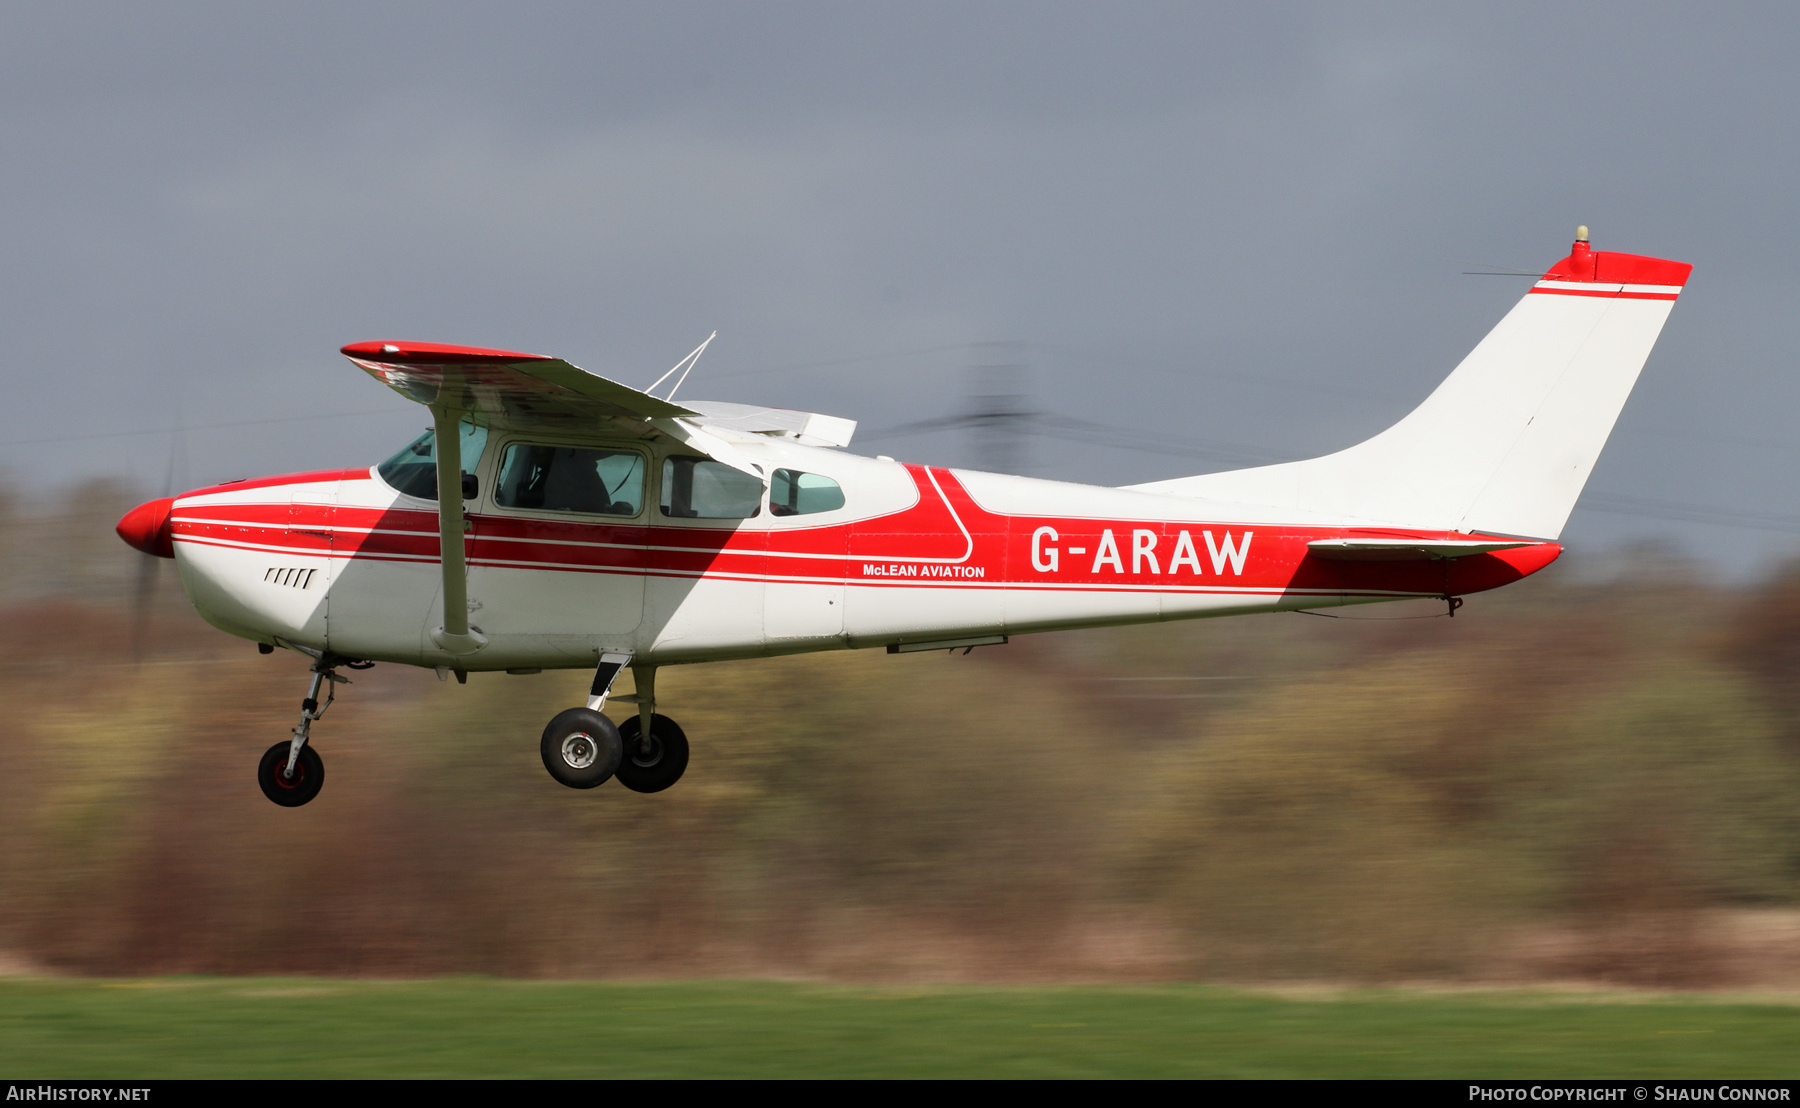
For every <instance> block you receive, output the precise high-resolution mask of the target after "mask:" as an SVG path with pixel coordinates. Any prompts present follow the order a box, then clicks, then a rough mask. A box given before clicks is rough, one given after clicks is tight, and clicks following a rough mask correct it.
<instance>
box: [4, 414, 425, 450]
mask: <svg viewBox="0 0 1800 1108" xmlns="http://www.w3.org/2000/svg"><path fill="white" fill-rule="evenodd" d="M395 410H396V409H393V408H387V409H383V410H381V411H362V412H321V413H319V414H318V415H302V416H281V417H279V418H276V419H235V420H231V421H229V422H226V423H189V424H186V425H184V426H181V427H161V428H153V429H151V430H148V431H95V432H93V433H91V434H86V435H54V436H51V437H50V438H42V439H8V440H6V441H4V442H0V446H33V445H37V444H39V443H50V442H81V441H85V440H88V439H128V438H135V437H138V436H142V435H172V434H175V433H177V432H179V431H213V430H217V429H219V428H222V427H258V426H262V425H264V424H269V423H302V422H305V421H307V420H312V419H344V418H346V417H350V416H374V415H393V414H394V412H395Z"/></svg>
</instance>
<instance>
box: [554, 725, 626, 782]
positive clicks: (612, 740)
mask: <svg viewBox="0 0 1800 1108" xmlns="http://www.w3.org/2000/svg"><path fill="white" fill-rule="evenodd" d="M539 749H540V751H541V752H542V753H543V755H544V768H545V769H547V770H549V771H550V776H552V777H554V778H556V779H557V780H558V781H560V782H562V783H563V784H565V785H567V786H569V787H570V788H571V789H591V788H593V787H594V786H596V785H601V784H605V782H606V779H607V778H608V777H611V776H612V775H613V771H614V770H616V769H618V768H619V756H620V755H621V754H622V753H623V752H624V744H623V743H621V742H620V741H619V729H618V728H617V727H614V726H613V724H612V720H609V719H607V718H606V717H605V716H603V715H601V714H600V713H599V712H592V711H589V710H588V709H586V708H570V709H569V710H568V711H566V712H563V713H560V714H559V715H558V716H557V717H556V718H555V719H553V720H551V721H550V726H548V727H546V728H544V741H543V743H542V744H541V746H540V748H539Z"/></svg>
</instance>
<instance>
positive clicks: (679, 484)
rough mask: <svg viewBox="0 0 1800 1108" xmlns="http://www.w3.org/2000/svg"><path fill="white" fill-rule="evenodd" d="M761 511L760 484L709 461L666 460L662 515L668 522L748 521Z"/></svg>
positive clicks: (688, 459) (745, 475) (742, 474)
mask: <svg viewBox="0 0 1800 1108" xmlns="http://www.w3.org/2000/svg"><path fill="white" fill-rule="evenodd" d="M761 511H762V482H761V481H758V480H757V479H756V478H754V477H752V476H750V475H749V474H748V473H744V472H742V471H741V470H736V469H732V468H731V467H730V466H728V465H726V464H724V463H723V462H715V461H713V460H712V459H711V458H665V459H664V460H663V470H662V514H663V515H665V516H668V517H670V518H671V519H749V518H750V517H751V516H754V515H756V514H757V513H758V512H761Z"/></svg>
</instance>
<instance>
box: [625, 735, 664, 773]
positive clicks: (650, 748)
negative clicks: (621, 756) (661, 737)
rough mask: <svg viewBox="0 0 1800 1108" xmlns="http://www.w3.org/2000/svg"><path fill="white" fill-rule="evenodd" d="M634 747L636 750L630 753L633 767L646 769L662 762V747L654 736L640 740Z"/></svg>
mask: <svg viewBox="0 0 1800 1108" xmlns="http://www.w3.org/2000/svg"><path fill="white" fill-rule="evenodd" d="M635 745H636V749H635V750H633V751H632V752H631V760H632V762H633V763H634V764H635V765H639V766H643V767H644V768H646V769H648V768H649V767H651V766H653V765H655V764H656V763H658V762H660V761H662V756H663V745H662V743H660V742H658V741H657V739H656V736H655V735H648V736H645V737H644V738H640V739H639V740H638V741H637V743H636V744H635Z"/></svg>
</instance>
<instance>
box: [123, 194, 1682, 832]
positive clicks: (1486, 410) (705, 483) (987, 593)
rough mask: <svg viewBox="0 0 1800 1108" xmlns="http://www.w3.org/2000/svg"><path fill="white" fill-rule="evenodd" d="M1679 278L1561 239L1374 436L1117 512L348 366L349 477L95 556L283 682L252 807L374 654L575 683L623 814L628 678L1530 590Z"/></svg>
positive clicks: (567, 385)
mask: <svg viewBox="0 0 1800 1108" xmlns="http://www.w3.org/2000/svg"><path fill="white" fill-rule="evenodd" d="M1691 268H1692V267H1691V266H1688V265H1685V264H1682V263H1680V262H1672V261H1665V260H1662V259H1658V258H1647V257H1640V256H1636V255H1631V254H1615V253H1601V252H1597V251H1593V250H1590V248H1589V246H1588V243H1587V230H1586V228H1582V229H1581V230H1580V231H1579V232H1578V233H1577V239H1576V242H1575V244H1574V247H1573V249H1572V250H1571V252H1570V254H1569V256H1568V257H1566V258H1564V259H1563V260H1562V261H1560V262H1558V263H1556V265H1555V266H1553V267H1552V268H1551V269H1550V270H1549V272H1547V273H1546V274H1544V276H1543V278H1542V279H1541V280H1539V281H1538V282H1537V283H1536V284H1535V285H1534V286H1533V287H1532V288H1531V290H1530V291H1529V293H1528V294H1527V295H1526V296H1525V297H1524V299H1522V300H1521V301H1520V302H1519V304H1518V305H1517V306H1516V307H1514V308H1513V310H1512V311H1511V312H1509V313H1508V314H1507V316H1506V317H1505V318H1504V319H1502V320H1501V321H1500V324H1499V325H1498V326H1497V327H1495V328H1494V330H1493V331H1492V332H1490V333H1489V334H1488V336H1487V337H1486V338H1484V339H1483V340H1482V341H1481V343H1480V344H1479V345H1478V346H1476V348H1475V350H1474V352H1473V353H1471V354H1470V355H1469V356H1468V357H1467V358H1465V359H1464V360H1463V362H1462V364H1461V365H1459V366H1458V367H1457V368H1456V370H1455V371H1454V372H1453V373H1451V374H1450V376H1449V377H1448V378H1447V379H1446V380H1445V381H1444V382H1443V384H1441V385H1440V386H1438V388H1437V390H1436V391H1435V392H1433V393H1432V394H1431V396H1430V397H1428V398H1427V399H1426V400H1425V402H1424V403H1423V404H1421V405H1420V406H1419V407H1418V408H1417V409H1415V410H1414V411H1413V412H1412V413H1411V414H1409V415H1407V416H1406V417H1405V418H1404V419H1402V420H1401V421H1400V422H1398V423H1396V424H1395V425H1394V426H1392V427H1390V428H1388V429H1387V430H1386V431H1383V432H1382V433H1381V434H1379V435H1376V436H1375V437H1374V438H1371V439H1369V440H1367V441H1366V442H1362V443H1359V444H1358V445H1356V446H1352V447H1350V448H1348V449H1346V450H1341V451H1339V452H1337V453H1335V454H1329V455H1326V456H1324V457H1320V458H1313V459H1310V460H1307V461H1298V462H1288V463H1284V464H1281V465H1269V466H1261V467H1258V468H1254V469H1245V470H1238V471H1234V472H1227V473H1211V474H1205V475H1203V476H1198V477H1181V478H1176V479H1174V480H1167V481H1154V482H1151V483H1149V484H1142V485H1132V486H1128V487H1125V488H1103V487H1099V486H1093V485H1078V484H1068V483H1064V482H1060V481H1044V480H1036V479H1032V478H1027V477H1011V476H1004V475H1000V474H993V473H978V472H970V471H965V470H956V469H942V468H937V467H933V466H919V465H905V464H902V463H899V462H896V461H893V460H892V459H890V458H885V457H882V458H865V457H859V456H857V455H854V454H849V453H845V452H844V451H843V450H842V449H841V448H842V447H844V446H846V445H848V443H849V441H850V436H851V433H852V431H853V430H854V429H855V426H856V425H855V424H854V423H853V422H852V421H850V420H846V419H838V418H835V417H832V416H824V415H816V414H811V413H806V412H795V411H786V410H781V409H770V408H756V407H748V406H744V405H737V404H714V403H698V402H695V403H685V404H677V403H675V402H674V401H673V396H674V388H673V387H672V388H671V389H670V390H669V391H668V393H667V394H666V396H665V398H658V397H656V396H654V395H652V394H651V391H650V390H648V389H647V390H642V391H640V390H638V389H634V388H629V387H627V386H625V385H621V384H618V383H617V382H614V381H609V380H607V379H605V378H603V377H598V376H595V375H593V374H591V373H587V372H584V371H583V370H581V369H578V368H576V367H575V366H573V365H570V364H569V363H568V362H565V361H561V360H558V359H556V358H547V357H540V356H538V355H535V354H519V353H513V352H509V351H503V350H483V349H476V348H470V347H461V346H441V345H435V344H429V343H414V342H364V343H355V344H353V345H350V346H346V347H344V349H343V352H344V354H345V355H347V356H348V357H349V358H350V360H351V361H353V362H355V363H356V364H357V365H358V366H360V367H362V369H364V370H365V371H367V372H368V373H369V374H370V375H372V376H373V377H375V378H376V379H377V380H380V381H382V382H383V383H385V384H387V385H388V386H390V387H391V388H393V389H394V390H395V391H397V392H399V393H400V394H401V395H402V396H405V397H406V398H408V399H410V400H415V401H417V402H419V403H420V404H424V405H425V406H426V407H428V408H429V409H430V411H431V416H432V430H430V431H427V432H426V433H425V434H423V435H421V436H420V437H419V438H418V439H417V440H416V441H414V442H413V443H411V444H410V445H408V446H406V447H404V448H403V449H401V451H400V452H399V453H398V454H395V455H394V456H393V457H392V458H390V459H388V460H387V461H385V462H383V463H381V464H380V465H377V466H370V467H367V468H358V469H345V470H326V471H322V472H318V473H299V474H289V475H286V476H281V477H265V478H260V479H256V480H240V481H228V482H226V483H224V484H221V485H215V486H212V487H210V488H204V489H197V490H195V491H193V492H188V493H184V494H182V495H180V496H177V497H173V498H165V499H161V500H153V501H150V502H149V503H146V504H143V505H140V506H139V507H137V508H134V509H133V510H132V511H131V512H130V513H128V514H127V515H126V516H125V518H124V519H122V520H121V521H120V522H119V526H118V531H119V534H120V536H121V537H122V538H124V540H125V541H126V542H128V543H130V544H131V545H132V546H134V547H137V548H138V549H139V550H143V551H145V552H147V553H151V554H155V555H159V556H161V557H165V558H174V559H175V561H176V563H177V565H178V566H179V567H180V571H181V580H182V584H183V586H184V587H185V588H186V590H187V594H188V596H189V598H190V599H191V600H192V601H193V604H194V607H195V608H196V609H197V610H198V611H199V613H200V615H201V616H202V617H203V618H205V619H206V620H207V621H208V622H209V623H211V624H213V625H214V626H215V627H218V628H220V629H221V630H224V631H227V632H229V633H231V634H234V635H238V636H240V637H243V638H246V639H251V640H253V641H255V642H256V643H258V644H259V647H260V649H261V650H262V651H263V652H264V653H271V652H272V651H273V650H274V648H275V647H283V648H286V649H289V650H294V651H298V652H300V653H302V654H305V655H307V656H309V657H310V658H311V659H312V678H311V685H310V688H309V690H308V692H307V695H306V697H305V699H304V700H303V701H302V702H301V704H302V708H301V715H300V723H299V725H298V726H297V727H295V728H294V732H293V737H292V738H291V739H290V740H284V741H282V742H279V743H276V744H275V745H274V746H272V747H270V748H269V750H268V752H267V753H266V754H264V755H263V758H262V761H261V764H260V766H259V768H258V779H259V781H260V783H261V785H262V788H263V791H264V792H265V793H266V794H267V795H268V796H269V798H270V799H271V800H273V801H275V802H276V803H277V804H281V805H286V806H289V807H292V806H298V805H301V804H305V803H306V802H307V801H309V800H311V799H312V798H313V797H314V796H316V795H317V794H318V792H319V787H320V785H321V783H322V782H323V780H324V766H323V763H322V762H321V761H320V759H319V755H318V753H317V752H316V751H315V750H314V749H313V748H312V747H311V746H309V745H308V738H309V735H310V729H311V726H312V723H313V721H314V720H316V719H318V718H319V716H320V714H322V712H323V710H324V706H325V705H328V704H329V703H330V699H331V697H330V694H331V690H332V687H333V684H334V683H337V682H341V681H343V680H344V678H342V677H340V676H339V675H338V674H337V672H336V670H337V668H338V667H340V666H343V667H347V668H352V669H357V668H364V667H366V666H367V665H369V664H372V663H374V662H377V661H381V662H397V663H404V664H407V665H415V666H425V667H431V668H435V669H437V671H438V674H439V676H440V678H443V677H445V676H446V675H447V674H448V673H451V672H453V673H455V674H456V677H457V679H458V680H459V681H461V680H465V679H466V676H467V674H468V673H469V672H470V671H491V670H505V671H507V672H509V673H535V672H537V671H539V670H543V669H573V668H582V669H590V668H591V669H593V670H594V680H593V685H592V688H591V690H590V695H589V697H588V700H587V704H586V705H585V706H584V707H579V708H570V709H569V710H567V711H565V712H562V713H561V714H559V715H557V716H556V718H554V719H552V720H551V721H550V723H549V726H547V727H546V728H545V730H544V733H543V738H542V742H541V753H542V755H543V760H544V765H545V766H546V767H547V768H548V769H549V771H550V774H551V776H553V777H555V778H556V780H558V781H560V782H562V783H563V784H565V785H568V786H571V787H573V788H593V787H594V786H596V785H599V784H601V783H602V782H604V781H606V780H607V779H608V778H609V777H613V776H617V777H618V779H619V780H620V781H621V782H622V783H623V784H624V785H625V786H626V787H628V788H630V789H634V790H636V791H638V792H656V791H658V790H661V789H664V788H667V787H668V786H670V785H672V784H674V783H675V781H676V780H677V779H678V778H680V777H681V775H682V772H683V771H684V770H685V769H686V767H687V761H688V744H687V739H686V737H685V736H684V735H683V734H682V731H681V729H680V728H679V727H678V726H676V724H675V723H674V722H673V721H672V720H670V719H669V718H668V717H666V716H662V715H658V714H656V694H655V683H654V678H655V674H656V670H657V668H658V667H659V666H665V665H674V664H679V663H687V662H704V661H713V660H718V659H726V658H749V657H759V656H764V655H774V654H793V653H800V652H805V651H815V650H845V649H855V648H861V647H876V646H880V647H886V648H887V649H888V650H889V651H890V652H906V651H915V650H934V649H945V648H949V649H956V648H969V647H974V646H983V645H988V644H994V643H1004V642H1005V641H1007V637H1008V636H1009V635H1016V634H1023V633H1027V632H1034V631H1053V630H1058V629H1063V628H1073V627H1095V626H1102V625H1108V624H1127V623H1148V622H1154V621H1158V620H1170V619H1192V618H1197V617H1202V616H1224V615H1240V614H1244V613H1249V612H1274V611H1287V610H1293V609H1310V608H1320V607H1327V606H1335V605H1346V604H1367V603H1374V602H1379V601H1387V600H1404V599H1412V598H1419V597H1436V598H1441V599H1443V600H1445V601H1447V602H1448V603H1449V604H1450V610H1451V611H1452V612H1454V610H1455V608H1456V607H1457V606H1458V605H1460V603H1461V600H1460V598H1461V597H1462V596H1463V595H1465V594H1468V593H1473V592H1480V591H1482V590H1484V589H1492V588H1496V587H1498V586H1500V585H1504V584H1507V583H1509V582H1512V581H1516V580H1518V579H1520V578H1522V577H1525V576H1527V575H1528V574H1531V573H1535V572H1536V571H1538V570H1540V569H1542V568H1543V567H1544V566H1546V565H1548V564H1550V562H1552V561H1553V560H1555V558H1556V557H1557V555H1558V554H1560V553H1561V551H1562V547H1561V546H1560V545H1559V544H1558V543H1557V541H1556V540H1557V537H1558V536H1559V535H1560V534H1561V532H1562V529H1563V524H1564V523H1565V522H1566V521H1567V519H1568V516H1569V513H1570V511H1571V510H1572V509H1573V508H1574V505H1575V500H1576V497H1577V496H1578V495H1579V494H1580V492H1581V488H1582V486H1583V484H1585V483H1586V481H1587V477H1588V474H1589V472H1590V471H1591V470H1592V468H1593V466H1594V462H1595V459H1596V458H1597V457H1598V456H1599V453H1600V449H1601V447H1602V446H1603V445H1604V444H1605V441H1606V438H1607V436H1608V435H1609V434H1610V433H1611V431H1612V427H1613V423H1614V421H1615V420H1616V419H1617V417H1618V414H1619V411H1620V409H1621V408H1622V407H1623V406H1624V403H1625V399H1626V396H1627V395H1628V394H1629V393H1630V391H1631V388H1632V385H1633V384H1634V383H1635V382H1636V380H1637V377H1638V373H1639V371H1640V370H1641V369H1642V368H1643V365H1644V361H1645V359H1646V358H1647V357H1648V356H1649V353H1650V349H1651V347H1652V345H1654V343H1655V342H1656V338H1657V335H1658V334H1659V333H1660V332H1661V330H1662V326H1663V322H1664V321H1665V320H1666V319H1667V318H1668V315H1669V311H1670V309H1671V308H1672V307H1673V305H1674V301H1675V299H1676V297H1678V296H1679V295H1680V294H1681V290H1682V287H1683V286H1684V285H1685V284H1686V282H1687V277H1688V273H1689V271H1690V270H1691ZM708 341H710V340H708ZM704 349H705V347H704V345H703V346H702V347H701V350H704ZM699 354H700V350H696V351H695V352H694V353H693V354H690V355H689V356H688V357H687V358H685V359H683V360H682V362H681V363H680V364H678V365H677V366H676V370H683V376H684V377H685V372H686V370H687V369H691V368H692V365H693V363H694V361H695V360H696V359H697V357H698V356H699ZM670 372H671V373H674V372H675V371H674V370H671V371H670ZM667 376H668V375H665V377H664V379H665V380H666V379H667ZM660 384H661V382H660V381H659V382H658V383H657V384H655V385H652V386H650V389H655V388H657V387H658V385H660ZM679 385H680V379H677V381H676V386H677V387H678V386H679ZM626 666H629V667H631V670H632V672H633V674H634V676H635V678H636V691H635V692H634V693H633V694H632V695H631V696H615V697H613V699H614V700H616V701H622V702H630V703H633V704H634V705H635V706H636V712H635V713H634V714H632V715H631V716H629V717H627V718H625V719H624V720H623V721H622V722H621V723H620V724H619V725H618V726H615V725H614V724H613V723H612V722H611V721H610V720H608V719H607V718H606V717H605V716H604V715H602V714H601V709H602V708H603V707H605V705H606V702H607V697H608V692H609V690H610V689H611V687H612V684H613V680H614V678H615V677H617V675H618V674H619V672H620V670H621V669H623V668H625V667H626ZM321 688H323V689H325V690H326V692H327V697H326V700H325V705H322V704H321V703H320V700H319V693H320V690H321Z"/></svg>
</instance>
